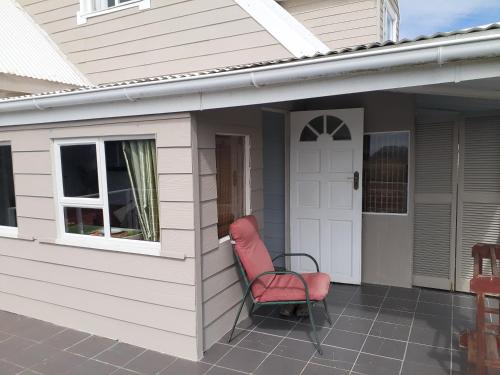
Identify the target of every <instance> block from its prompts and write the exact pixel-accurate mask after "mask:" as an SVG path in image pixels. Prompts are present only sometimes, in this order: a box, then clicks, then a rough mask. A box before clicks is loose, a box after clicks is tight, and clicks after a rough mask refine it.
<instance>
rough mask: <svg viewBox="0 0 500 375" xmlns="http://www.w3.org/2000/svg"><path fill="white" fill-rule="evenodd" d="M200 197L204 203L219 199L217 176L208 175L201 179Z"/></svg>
mask: <svg viewBox="0 0 500 375" xmlns="http://www.w3.org/2000/svg"><path fill="white" fill-rule="evenodd" d="M200 195H201V196H200V199H201V200H202V201H208V200H212V199H217V178H216V175H206V176H201V177H200Z"/></svg>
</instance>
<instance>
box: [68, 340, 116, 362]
mask: <svg viewBox="0 0 500 375" xmlns="http://www.w3.org/2000/svg"><path fill="white" fill-rule="evenodd" d="M114 344H116V341H115V340H111V339H107V338H104V337H99V336H90V337H88V338H86V339H85V340H83V341H80V342H79V343H77V344H75V345H73V346H71V347H69V348H68V349H67V351H69V352H71V353H75V354H79V355H82V356H84V357H87V358H92V357H93V356H95V355H97V354H99V353H101V352H102V351H104V350H106V349H107V348H109V347H110V346H112V345H114Z"/></svg>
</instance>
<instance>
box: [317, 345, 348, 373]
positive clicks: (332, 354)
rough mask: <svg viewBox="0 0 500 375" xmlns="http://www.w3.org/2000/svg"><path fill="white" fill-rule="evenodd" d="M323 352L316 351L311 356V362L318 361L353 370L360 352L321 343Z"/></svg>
mask: <svg viewBox="0 0 500 375" xmlns="http://www.w3.org/2000/svg"><path fill="white" fill-rule="evenodd" d="M321 348H322V349H323V354H319V353H318V352H316V353H314V355H313V357H312V358H311V361H310V362H311V363H316V364H320V365H324V366H328V367H332V368H336V369H340V370H351V368H352V366H353V364H354V362H355V361H356V358H357V356H358V352H357V351H354V350H347V349H342V348H334V347H331V346H326V345H321Z"/></svg>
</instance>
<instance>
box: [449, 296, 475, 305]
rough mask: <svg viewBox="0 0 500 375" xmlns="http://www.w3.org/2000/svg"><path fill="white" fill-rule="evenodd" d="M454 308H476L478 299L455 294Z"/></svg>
mask: <svg viewBox="0 0 500 375" xmlns="http://www.w3.org/2000/svg"><path fill="white" fill-rule="evenodd" d="M453 306H458V307H469V308H475V307H476V297H475V296H474V295H471V294H454V295H453Z"/></svg>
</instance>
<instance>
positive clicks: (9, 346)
mask: <svg viewBox="0 0 500 375" xmlns="http://www.w3.org/2000/svg"><path fill="white" fill-rule="evenodd" d="M35 344H36V343H35V342H34V341H31V340H26V339H23V338H21V337H15V336H13V337H11V338H9V339H7V340H5V341H2V342H0V359H4V358H9V357H10V356H12V355H15V354H17V353H18V352H20V351H22V350H24V349H26V348H28V347H30V346H32V345H35Z"/></svg>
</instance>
